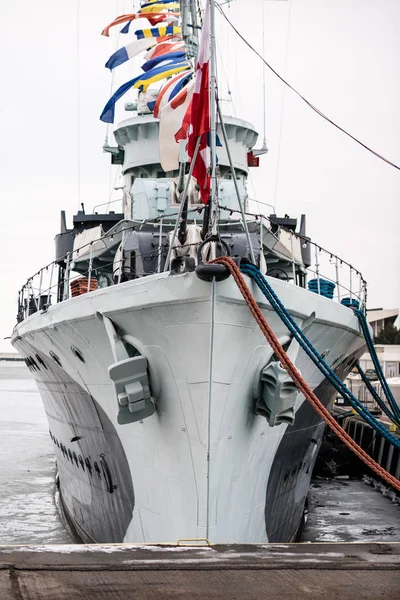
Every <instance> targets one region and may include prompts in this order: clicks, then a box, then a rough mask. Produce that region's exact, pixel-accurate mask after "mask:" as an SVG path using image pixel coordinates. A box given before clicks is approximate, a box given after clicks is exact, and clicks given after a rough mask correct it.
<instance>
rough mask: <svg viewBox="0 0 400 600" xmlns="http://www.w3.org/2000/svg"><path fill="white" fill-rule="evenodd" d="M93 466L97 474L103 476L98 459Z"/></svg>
mask: <svg viewBox="0 0 400 600" xmlns="http://www.w3.org/2000/svg"><path fill="white" fill-rule="evenodd" d="M93 466H94V470H95V471H96V473H97V475H98V476H99V477H101V473H100V468H99V465H98V464H97V462H96V461H94V465H93Z"/></svg>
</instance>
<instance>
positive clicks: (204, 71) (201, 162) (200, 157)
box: [183, 0, 210, 204]
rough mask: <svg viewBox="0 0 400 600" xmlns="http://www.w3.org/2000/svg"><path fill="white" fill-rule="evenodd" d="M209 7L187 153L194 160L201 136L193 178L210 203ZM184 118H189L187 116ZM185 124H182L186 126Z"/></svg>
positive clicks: (193, 101) (197, 68)
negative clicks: (197, 143)
mask: <svg viewBox="0 0 400 600" xmlns="http://www.w3.org/2000/svg"><path fill="white" fill-rule="evenodd" d="M209 67H210V6H209V1H208V0H206V5H205V9H204V20H203V28H202V31H201V39H200V47H199V56H198V59H197V66H196V79H195V85H194V90H193V98H192V102H191V108H190V109H189V110H190V113H189V112H188V114H187V117H188V116H189V114H190V120H189V138H188V154H189V157H190V158H191V159H192V158H193V155H194V151H195V148H196V142H197V140H198V138H199V137H200V136H201V141H200V146H199V152H198V154H197V158H196V163H195V166H194V168H193V177H195V179H196V180H197V183H198V185H199V187H200V197H201V200H202V202H203V203H204V204H207V202H208V199H209V197H210V148H209V146H208V137H209V132H210V72H209ZM187 117H186V118H185V119H184V121H185V120H186V121H188V118H187ZM184 125H185V123H183V126H184Z"/></svg>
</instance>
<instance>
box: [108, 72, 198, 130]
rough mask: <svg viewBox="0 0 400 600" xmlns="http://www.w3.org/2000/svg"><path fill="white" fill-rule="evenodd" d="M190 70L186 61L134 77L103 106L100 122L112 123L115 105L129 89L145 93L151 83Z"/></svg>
mask: <svg viewBox="0 0 400 600" xmlns="http://www.w3.org/2000/svg"><path fill="white" fill-rule="evenodd" d="M189 69H190V65H189V63H188V62H187V61H184V62H181V63H178V64H175V65H174V64H172V65H171V64H168V65H163V66H161V67H158V68H155V69H152V70H151V71H148V72H147V73H142V74H141V75H138V76H137V77H134V78H133V79H131V80H130V81H127V82H126V83H124V84H123V85H121V87H120V88H118V90H117V91H116V92H115V93H114V94H113V95H112V96H111V98H110V99H109V101H108V102H107V104H106V105H105V107H104V109H103V112H102V113H101V115H100V120H101V121H103V122H104V123H114V116H115V104H116V103H117V102H118V100H119V99H120V98H122V96H123V95H124V94H126V92H128V91H129V90H130V89H131V88H133V87H135V88H138V89H139V90H140V91H146V89H147V88H148V87H149V85H151V84H152V83H156V82H157V81H161V80H162V79H166V78H167V77H170V76H171V75H174V74H175V73H180V72H181V71H187V70H189Z"/></svg>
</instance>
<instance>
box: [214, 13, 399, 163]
mask: <svg viewBox="0 0 400 600" xmlns="http://www.w3.org/2000/svg"><path fill="white" fill-rule="evenodd" d="M216 6H217V8H218V10H219V12H220V13H221V15H222V16H223V17H224V19H225V20H226V21H227V22H228V23H229V25H230V26H231V27H232V29H233V31H234V32H235V33H236V34H237V35H238V36H239V37H240V39H241V40H243V42H244V43H245V44H246V46H248V47H249V48H250V50H251V51H252V52H254V54H256V55H257V56H258V58H261V60H262V61H263V63H264V64H265V65H266V66H267V67H268V69H269V70H270V71H272V73H273V74H274V75H276V77H278V79H280V81H282V83H284V84H285V85H286V86H287V87H288V88H289V89H291V90H292V92H294V93H295V94H296V95H297V96H299V98H301V100H303V102H305V103H306V104H307V106H309V107H310V108H311V110H313V111H314V112H316V113H317V115H319V116H320V117H322V118H323V119H324V120H325V121H327V122H328V123H330V124H331V125H333V126H334V127H336V129H339V131H341V132H342V133H344V134H345V135H347V136H348V137H349V138H351V139H352V140H353V141H354V142H356V143H357V144H359V145H360V146H362V147H363V148H365V150H368V152H371V154H373V155H374V156H376V157H377V158H379V159H380V160H383V161H384V162H385V163H387V164H388V165H390V166H391V167H394V168H395V169H397V170H398V171H400V165H396V163H394V162H392V161H391V160H389V159H388V158H385V157H384V156H382V154H379V152H376V151H375V150H373V149H372V148H370V147H369V146H367V145H366V144H364V143H363V142H362V141H361V140H359V139H358V138H356V137H355V136H354V135H352V134H351V133H349V132H348V131H346V129H343V127H340V125H338V124H337V123H335V122H334V121H332V119H330V118H329V117H328V116H327V115H325V114H324V113H323V112H322V111H320V110H319V108H317V107H316V106H314V104H312V103H311V102H310V101H309V100H307V98H305V97H304V96H303V95H302V94H300V92H299V91H297V90H296V89H295V88H294V87H293V86H292V85H290V83H288V82H287V81H286V80H285V79H284V78H283V77H282V76H281V75H279V73H278V72H277V71H275V69H274V68H273V67H272V66H271V65H270V64H269V63H268V62H267V61H266V60H265V58H264V57H263V56H261V54H260V53H259V52H257V50H256V49H255V48H253V46H252V45H251V44H250V42H248V41H247V40H246V38H245V37H244V36H243V35H242V34H241V33H240V32H239V31H238V30H237V29H236V27H235V26H234V25H233V23H232V22H231V21H230V20H229V19H228V17H227V16H226V14H225V12H224V11H223V10H222V8H221V6H220V5H219V4H218V3H216Z"/></svg>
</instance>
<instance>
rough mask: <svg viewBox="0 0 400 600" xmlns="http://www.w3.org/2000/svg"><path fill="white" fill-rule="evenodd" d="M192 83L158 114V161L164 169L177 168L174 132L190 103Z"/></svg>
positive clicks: (177, 156) (177, 153)
mask: <svg viewBox="0 0 400 600" xmlns="http://www.w3.org/2000/svg"><path fill="white" fill-rule="evenodd" d="M194 85H195V83H194V81H190V82H189V83H188V84H187V85H186V86H185V87H184V88H183V89H181V90H180V92H179V93H178V94H177V95H176V96H175V97H174V98H173V99H172V100H171V101H170V102H168V103H167V104H166V105H165V106H164V108H163V109H162V110H161V113H160V115H159V118H160V126H159V145H160V163H161V166H162V168H163V169H164V171H174V170H176V169H178V168H179V143H177V141H176V139H175V134H176V132H177V131H178V129H179V127H180V125H181V123H182V119H183V117H184V115H185V113H186V111H187V108H188V106H189V105H190V102H191V99H192V95H193V89H194Z"/></svg>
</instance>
